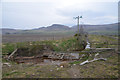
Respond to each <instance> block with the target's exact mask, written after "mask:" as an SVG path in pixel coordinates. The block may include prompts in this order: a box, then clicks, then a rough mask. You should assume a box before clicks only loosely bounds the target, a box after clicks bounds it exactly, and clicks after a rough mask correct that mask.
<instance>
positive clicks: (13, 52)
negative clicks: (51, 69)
mask: <svg viewBox="0 0 120 80" xmlns="http://www.w3.org/2000/svg"><path fill="white" fill-rule="evenodd" d="M16 51H17V49H15V50H14V51H13V52H12V53H11V54H10V55H9V56H8V59H10V57H11V56H12V55H13V54H14V53H15V52H16Z"/></svg>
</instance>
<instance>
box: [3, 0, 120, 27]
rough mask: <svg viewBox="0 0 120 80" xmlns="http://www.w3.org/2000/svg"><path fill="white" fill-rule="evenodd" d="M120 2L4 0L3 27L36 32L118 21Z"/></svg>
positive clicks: (98, 0)
mask: <svg viewBox="0 0 120 80" xmlns="http://www.w3.org/2000/svg"><path fill="white" fill-rule="evenodd" d="M118 1H119V0H96V1H95V0H2V28H14V29H33V28H39V27H46V26H50V25H52V24H63V25H67V26H74V25H76V24H77V20H75V19H74V18H73V17H76V16H81V15H82V16H83V19H81V20H80V23H82V24H92V25H96V24H111V23H117V22H118Z"/></svg>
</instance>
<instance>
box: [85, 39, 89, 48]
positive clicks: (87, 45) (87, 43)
mask: <svg viewBox="0 0 120 80" xmlns="http://www.w3.org/2000/svg"><path fill="white" fill-rule="evenodd" d="M85 49H90V43H89V42H88V41H87V46H86V48H85Z"/></svg>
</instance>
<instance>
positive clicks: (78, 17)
mask: <svg viewBox="0 0 120 80" xmlns="http://www.w3.org/2000/svg"><path fill="white" fill-rule="evenodd" d="M80 18H82V16H77V17H75V18H74V19H77V26H78V34H77V35H78V37H79V33H80V29H79V20H80Z"/></svg>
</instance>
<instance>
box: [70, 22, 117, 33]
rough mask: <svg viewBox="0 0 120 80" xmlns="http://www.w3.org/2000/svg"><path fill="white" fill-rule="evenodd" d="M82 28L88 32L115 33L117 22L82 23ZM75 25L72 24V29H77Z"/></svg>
mask: <svg viewBox="0 0 120 80" xmlns="http://www.w3.org/2000/svg"><path fill="white" fill-rule="evenodd" d="M83 27H84V30H85V31H86V32H88V33H90V34H117V33H118V23H114V24H105V25H87V24H85V25H83ZM77 28H78V27H77V26H73V27H72V29H73V30H77Z"/></svg>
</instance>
